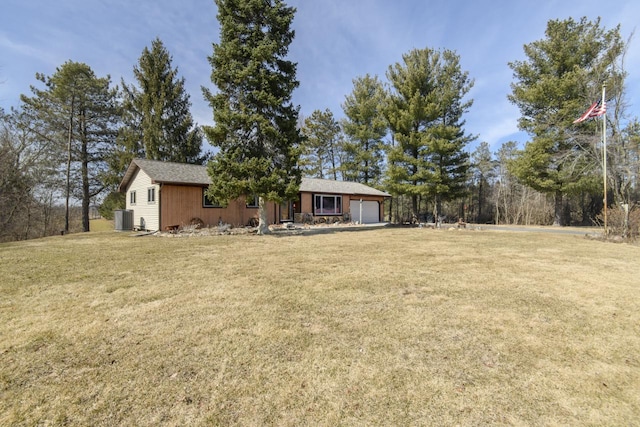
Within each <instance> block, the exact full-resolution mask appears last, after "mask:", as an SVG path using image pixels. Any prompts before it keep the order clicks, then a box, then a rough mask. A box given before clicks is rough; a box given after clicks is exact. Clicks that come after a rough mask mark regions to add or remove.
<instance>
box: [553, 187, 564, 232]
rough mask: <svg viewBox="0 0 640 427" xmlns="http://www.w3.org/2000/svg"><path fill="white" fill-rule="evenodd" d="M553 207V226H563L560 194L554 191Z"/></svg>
mask: <svg viewBox="0 0 640 427" xmlns="http://www.w3.org/2000/svg"><path fill="white" fill-rule="evenodd" d="M554 199H555V200H554V201H555V206H554V210H553V225H554V226H555V227H559V226H562V225H564V216H563V214H562V211H563V205H562V192H561V191H556V193H555V196H554Z"/></svg>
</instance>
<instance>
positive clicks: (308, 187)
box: [300, 178, 391, 197]
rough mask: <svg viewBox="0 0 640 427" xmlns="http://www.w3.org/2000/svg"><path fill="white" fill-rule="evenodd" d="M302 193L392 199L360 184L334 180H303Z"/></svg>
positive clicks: (383, 193) (389, 195)
mask: <svg viewBox="0 0 640 427" xmlns="http://www.w3.org/2000/svg"><path fill="white" fill-rule="evenodd" d="M300 191H304V192H308V193H333V194H362V195H365V196H383V197H391V194H388V193H385V192H384V191H380V190H377V189H375V188H372V187H369V186H368V185H365V184H360V183H359V182H349V181H334V180H332V179H318V178H302V182H301V183H300Z"/></svg>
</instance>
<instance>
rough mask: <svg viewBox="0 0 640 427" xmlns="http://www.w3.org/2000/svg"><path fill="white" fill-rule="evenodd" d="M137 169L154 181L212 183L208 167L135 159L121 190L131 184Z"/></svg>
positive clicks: (191, 183)
mask: <svg viewBox="0 0 640 427" xmlns="http://www.w3.org/2000/svg"><path fill="white" fill-rule="evenodd" d="M137 169H142V171H144V173H146V174H147V175H149V177H150V178H151V181H152V182H154V183H158V184H159V183H163V184H182V185H202V186H206V185H209V184H211V179H210V178H209V175H208V174H207V168H206V167H204V166H200V165H190V164H187V163H171V162H161V161H158V160H146V159H133V161H132V162H131V164H130V165H129V168H128V169H127V172H125V174H124V178H122V182H121V183H120V191H124V189H125V188H126V187H127V185H128V184H129V181H131V179H132V178H133V175H134V174H135V172H136V170H137Z"/></svg>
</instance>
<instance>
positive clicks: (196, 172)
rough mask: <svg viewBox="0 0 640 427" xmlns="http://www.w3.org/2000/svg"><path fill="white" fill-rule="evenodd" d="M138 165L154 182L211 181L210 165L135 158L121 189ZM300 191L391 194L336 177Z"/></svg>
mask: <svg viewBox="0 0 640 427" xmlns="http://www.w3.org/2000/svg"><path fill="white" fill-rule="evenodd" d="M138 169H141V170H142V171H143V172H144V173H146V174H147V175H148V176H149V178H151V182H152V183H154V184H174V185H198V186H207V185H209V184H211V178H209V174H208V173H207V168H206V167H205V166H201V165H190V164H187V163H171V162H162V161H158V160H146V159H133V160H132V161H131V164H130V165H129V167H128V168H127V171H126V172H125V174H124V177H123V178H122V182H121V183H120V186H119V190H120V191H121V192H124V191H126V188H127V186H128V185H129V183H130V181H131V180H132V179H133V177H134V176H135V173H136V171H137V170H138ZM300 191H303V192H307V193H332V194H361V195H363V196H383V197H391V195H390V194H388V193H385V192H384V191H380V190H376V189H375V188H372V187H369V186H368V185H364V184H360V183H358V182H347V181H334V180H330V179H318V178H302V182H301V183H300Z"/></svg>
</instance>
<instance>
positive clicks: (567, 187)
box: [509, 18, 624, 225]
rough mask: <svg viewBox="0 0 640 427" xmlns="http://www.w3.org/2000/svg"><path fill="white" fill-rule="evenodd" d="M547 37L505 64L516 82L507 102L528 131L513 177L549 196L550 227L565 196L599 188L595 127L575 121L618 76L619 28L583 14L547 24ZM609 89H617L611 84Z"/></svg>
mask: <svg viewBox="0 0 640 427" xmlns="http://www.w3.org/2000/svg"><path fill="white" fill-rule="evenodd" d="M545 35H546V37H545V38H544V39H542V40H538V41H535V42H532V43H530V44H528V45H525V46H524V52H525V54H526V56H527V59H526V60H524V61H514V62H512V63H510V64H509V66H510V67H511V69H513V75H514V78H515V79H516V81H515V82H514V83H512V85H511V87H512V93H511V94H510V95H509V100H510V101H511V102H512V103H514V104H515V105H516V106H518V108H519V109H520V113H521V117H520V119H519V121H518V126H519V127H520V129H521V130H523V131H525V132H527V133H528V134H529V135H530V136H531V140H530V141H529V142H528V143H527V144H526V146H525V149H524V151H523V153H522V156H521V157H520V158H519V159H518V160H517V161H516V162H515V163H514V171H515V173H516V175H517V176H518V178H519V179H520V180H522V182H524V183H525V184H526V185H528V186H530V187H531V188H533V189H535V190H537V191H540V192H542V193H546V194H551V195H553V196H554V200H555V215H554V225H565V223H566V215H565V214H564V203H563V200H564V197H565V195H567V194H572V193H577V192H580V191H584V190H591V191H593V190H594V189H595V191H598V190H597V188H598V180H597V179H594V178H595V176H596V175H598V162H597V161H594V160H595V158H596V157H597V154H596V151H597V150H594V149H595V146H594V141H593V138H591V137H587V138H585V137H584V133H583V132H585V131H586V134H587V135H589V136H591V135H594V134H595V129H594V128H593V126H594V125H591V128H590V129H589V125H586V126H585V125H581V126H573V123H572V122H573V120H575V119H576V118H578V117H579V116H580V115H581V114H582V113H583V112H584V110H586V108H587V107H588V106H589V104H590V103H591V102H593V101H594V100H596V99H598V98H599V97H600V92H601V89H602V83H605V82H607V81H613V80H618V81H621V80H622V79H621V78H620V76H616V75H615V74H616V72H615V70H613V67H612V65H613V63H614V62H615V61H616V59H617V58H618V57H619V56H620V55H621V54H622V52H623V48H624V46H623V42H622V40H621V38H620V32H619V28H616V29H613V30H610V31H606V30H605V29H603V28H601V27H600V21H599V20H597V21H595V22H590V21H588V20H587V19H586V18H582V19H581V20H580V21H579V22H576V21H574V20H573V19H571V18H570V19H567V20H564V21H560V20H552V21H549V22H548V23H547V29H546V32H545ZM609 86H610V88H609V93H610V94H614V93H615V91H619V90H620V89H621V88H620V87H616V85H609Z"/></svg>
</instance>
